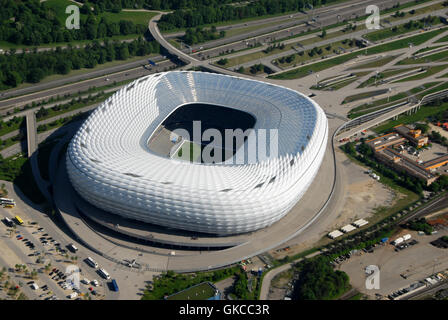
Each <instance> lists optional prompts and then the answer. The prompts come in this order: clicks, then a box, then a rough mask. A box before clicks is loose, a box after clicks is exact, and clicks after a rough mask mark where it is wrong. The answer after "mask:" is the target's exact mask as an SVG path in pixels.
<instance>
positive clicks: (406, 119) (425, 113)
mask: <svg viewBox="0 0 448 320" xmlns="http://www.w3.org/2000/svg"><path fill="white" fill-rule="evenodd" d="M446 110H448V103H444V104H442V105H441V106H422V107H421V108H420V110H418V111H417V112H416V113H413V114H410V115H407V114H402V115H400V116H398V119H397V120H389V121H387V122H386V123H384V124H382V125H379V126H377V127H375V128H373V131H375V132H376V133H378V134H381V133H384V132H387V131H389V130H391V129H392V128H393V127H395V126H397V125H399V124H409V123H414V122H417V121H421V120H424V119H426V118H428V117H431V116H433V115H435V114H437V113H440V112H441V111H446Z"/></svg>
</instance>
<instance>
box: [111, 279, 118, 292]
mask: <svg viewBox="0 0 448 320" xmlns="http://www.w3.org/2000/svg"><path fill="white" fill-rule="evenodd" d="M111 287H112V291H115V292H118V284H117V281H115V279H112V282H111Z"/></svg>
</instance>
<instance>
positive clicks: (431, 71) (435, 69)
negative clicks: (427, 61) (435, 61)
mask: <svg viewBox="0 0 448 320" xmlns="http://www.w3.org/2000/svg"><path fill="white" fill-rule="evenodd" d="M447 67H448V64H446V65H441V66H435V67H429V68H428V69H426V72H423V73H420V74H417V75H415V76H411V77H408V78H404V79H401V80H398V81H397V82H406V81H415V80H420V79H424V78H427V77H430V76H432V75H433V74H436V73H439V72H440V71H442V70H444V69H446V68H447Z"/></svg>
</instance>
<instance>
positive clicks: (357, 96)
mask: <svg viewBox="0 0 448 320" xmlns="http://www.w3.org/2000/svg"><path fill="white" fill-rule="evenodd" d="M387 92H388V90H387V89H381V90H374V91H368V92H362V93H358V94H354V95H352V96H348V97H346V98H345V99H344V101H342V104H345V103H349V102H353V101H357V100H361V99H366V98H370V97H375V96H377V95H381V94H385V93H387Z"/></svg>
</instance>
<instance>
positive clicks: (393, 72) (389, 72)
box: [358, 68, 417, 88]
mask: <svg viewBox="0 0 448 320" xmlns="http://www.w3.org/2000/svg"><path fill="white" fill-rule="evenodd" d="M411 70H417V68H409V69H389V70H386V71H383V72H380V73H378V76H376V75H375V76H372V77H370V78H369V79H367V80H366V81H364V82H363V83H361V84H360V85H359V86H358V88H365V87H368V86H370V85H372V84H375V80H376V82H377V83H379V82H380V81H381V80H386V79H387V78H390V77H393V76H396V75H399V74H401V73H405V72H408V71H411Z"/></svg>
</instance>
